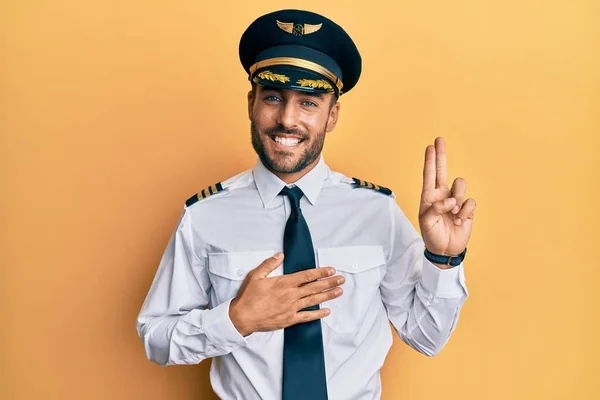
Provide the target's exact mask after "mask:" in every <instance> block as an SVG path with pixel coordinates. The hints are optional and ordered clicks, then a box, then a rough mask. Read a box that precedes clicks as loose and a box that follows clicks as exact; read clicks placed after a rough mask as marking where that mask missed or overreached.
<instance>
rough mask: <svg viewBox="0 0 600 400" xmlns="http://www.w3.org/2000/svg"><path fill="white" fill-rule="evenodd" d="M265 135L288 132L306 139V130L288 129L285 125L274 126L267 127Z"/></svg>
mask: <svg viewBox="0 0 600 400" xmlns="http://www.w3.org/2000/svg"><path fill="white" fill-rule="evenodd" d="M264 133H265V135H276V134H288V135H296V136H299V137H300V138H302V139H305V138H306V137H305V135H304V132H302V131H301V130H300V129H286V128H284V127H283V126H274V127H273V128H269V129H265V132H264Z"/></svg>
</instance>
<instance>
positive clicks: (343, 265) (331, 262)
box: [317, 246, 385, 274]
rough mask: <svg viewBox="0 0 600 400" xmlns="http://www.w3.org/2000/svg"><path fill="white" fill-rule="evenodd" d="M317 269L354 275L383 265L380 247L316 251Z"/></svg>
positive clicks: (337, 248)
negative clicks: (330, 268) (327, 268)
mask: <svg viewBox="0 0 600 400" xmlns="http://www.w3.org/2000/svg"><path fill="white" fill-rule="evenodd" d="M317 254H318V257H319V267H327V266H332V267H334V268H335V269H336V270H340V271H344V272H349V273H351V274H355V273H358V272H362V271H366V270H368V269H370V268H374V267H378V266H380V265H384V264H385V257H384V254H383V247H382V246H347V247H329V248H324V249H318V250H317Z"/></svg>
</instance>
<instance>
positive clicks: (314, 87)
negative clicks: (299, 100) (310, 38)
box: [252, 65, 337, 93]
mask: <svg viewBox="0 0 600 400" xmlns="http://www.w3.org/2000/svg"><path fill="white" fill-rule="evenodd" d="M252 81H253V82H255V83H260V84H261V85H265V86H272V87H276V88H279V89H288V90H300V91H304V92H312V93H337V88H336V87H335V85H334V84H333V83H332V82H331V81H330V80H329V79H327V78H325V77H324V76H323V75H320V74H318V73H316V72H313V71H310V70H307V69H304V68H301V67H295V66H290V65H286V66H278V65H273V66H270V67H266V68H263V69H260V70H258V71H256V73H254V75H253V77H252Z"/></svg>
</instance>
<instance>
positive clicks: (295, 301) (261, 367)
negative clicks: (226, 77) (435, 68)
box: [137, 10, 475, 400]
mask: <svg viewBox="0 0 600 400" xmlns="http://www.w3.org/2000/svg"><path fill="white" fill-rule="evenodd" d="M240 59H241V62H242V65H243V66H244V68H245V70H246V72H248V76H249V79H250V81H251V82H252V90H251V91H250V92H249V93H248V115H249V118H250V121H251V133H252V144H253V147H254V149H255V151H256V152H257V154H258V156H259V157H258V160H257V163H256V165H255V167H254V168H253V169H251V170H248V171H246V172H243V173H241V174H239V175H237V176H234V177H232V178H230V179H228V180H226V181H224V182H219V183H217V184H216V185H213V186H210V187H209V188H207V189H204V190H202V191H201V192H200V193H198V194H197V195H194V196H193V197H191V198H190V199H189V200H188V201H187V202H186V206H185V208H184V210H183V213H182V215H181V218H180V220H179V223H178V226H177V228H176V230H175V232H174V233H173V235H172V237H171V239H170V241H169V243H168V246H167V249H166V251H165V253H164V256H163V258H162V260H161V262H160V265H159V267H158V271H157V273H156V276H155V279H154V282H153V283H152V286H151V288H150V291H149V293H148V296H147V298H146V301H145V302H144V305H143V307H142V310H141V312H140V315H139V318H138V324H137V329H138V333H139V335H140V337H141V338H142V340H143V342H144V346H145V349H146V354H147V356H148V358H149V359H150V360H152V361H154V362H156V363H158V364H161V365H172V364H196V363H199V362H201V361H202V360H204V359H207V358H212V365H211V371H210V378H211V383H212V386H213V389H214V391H215V392H216V394H217V395H218V396H219V397H220V398H222V399H227V400H230V399H267V400H271V399H281V398H283V399H285V400H292V399H310V400H314V399H332V400H333V399H345V400H347V399H378V398H380V396H381V382H380V375H379V371H380V368H381V366H382V365H383V362H384V359H385V356H386V354H387V352H388V350H389V348H390V346H391V344H392V334H391V329H390V325H389V324H388V320H389V321H391V322H392V324H393V327H394V328H395V330H396V331H397V333H398V334H399V335H400V336H401V338H402V339H403V340H404V341H405V342H406V343H407V344H408V345H410V346H411V347H413V348H414V349H416V350H417V351H419V352H422V353H424V354H427V355H429V356H432V355H434V354H436V353H438V352H439V351H440V349H441V348H442V347H443V346H444V345H445V343H446V342H447V340H448V338H449V336H450V334H451V332H452V331H453V330H454V327H455V325H456V322H457V319H458V315H459V311H460V309H461V306H462V304H463V303H464V301H465V299H466V297H467V295H468V294H467V290H466V286H465V279H464V273H463V264H462V260H463V259H464V256H465V252H466V245H467V242H468V240H469V237H470V233H471V226H472V222H473V214H474V211H475V201H474V200H472V199H465V191H466V182H465V180H464V179H460V178H459V179H457V180H455V181H454V184H453V185H452V189H449V188H448V186H447V184H446V164H445V163H446V161H445V145H444V141H443V139H442V138H437V139H436V141H435V147H434V146H427V149H426V153H425V166H424V171H423V191H422V195H421V206H420V209H419V225H420V228H421V232H422V234H423V237H422V238H421V237H420V236H419V235H418V234H417V232H416V231H415V229H414V228H413V226H412V224H411V223H410V221H409V220H408V219H407V218H406V216H405V215H404V213H403V212H402V210H401V209H400V208H399V207H398V205H397V204H396V201H395V200H394V199H395V196H394V195H393V193H392V192H391V190H389V189H387V188H385V187H383V186H379V185H374V184H372V183H368V182H365V181H362V180H360V179H357V178H349V177H346V176H344V175H342V174H340V173H337V172H334V171H332V170H330V169H329V167H328V166H327V165H326V164H325V161H324V159H323V156H322V155H321V151H322V149H323V145H324V141H325V137H326V135H327V133H328V132H331V131H332V130H333V129H334V128H335V125H336V123H337V120H338V116H339V111H340V103H339V102H338V98H339V96H340V95H341V94H342V93H348V92H349V91H350V90H351V89H352V88H353V87H354V85H355V84H356V83H357V82H358V78H359V76H360V71H361V58H360V55H359V52H358V50H357V49H356V46H355V45H354V43H353V41H352V39H351V38H350V37H349V36H348V35H347V34H346V32H345V31H344V30H343V29H342V28H341V27H339V26H338V25H336V24H335V23H333V22H332V21H330V20H329V19H327V18H325V17H323V16H320V15H317V14H314V13H311V12H307V11H299V10H282V11H277V12H273V13H270V14H267V15H264V16H262V17H260V18H258V19H257V20H256V21H254V22H253V23H252V24H251V25H250V26H249V27H248V29H247V30H246V32H245V33H244V34H243V36H242V38H241V41H240Z"/></svg>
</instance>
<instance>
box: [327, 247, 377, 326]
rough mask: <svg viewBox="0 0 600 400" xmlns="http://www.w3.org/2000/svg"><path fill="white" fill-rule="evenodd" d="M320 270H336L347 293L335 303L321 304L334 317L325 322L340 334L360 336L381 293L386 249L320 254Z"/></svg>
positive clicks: (337, 250)
mask: <svg viewBox="0 0 600 400" xmlns="http://www.w3.org/2000/svg"><path fill="white" fill-rule="evenodd" d="M317 257H318V260H319V267H326V266H332V267H334V268H335V269H336V271H337V272H336V275H343V276H344V278H345V279H346V281H345V282H344V283H343V284H342V285H341V287H342V289H343V290H344V293H343V294H342V295H341V296H340V297H338V298H335V299H332V300H327V301H325V302H323V303H321V307H322V308H330V309H331V314H329V316H327V317H325V318H323V322H324V323H326V324H327V325H328V326H329V327H330V328H331V329H332V330H333V331H335V332H338V333H355V332H357V331H358V330H359V329H360V327H361V325H362V322H363V320H364V318H365V316H366V313H367V311H368V309H369V307H370V305H371V303H372V302H373V299H374V298H375V296H376V294H377V291H378V290H379V284H380V282H381V268H379V267H380V266H382V265H385V257H384V254H383V247H381V246H348V247H331V248H322V249H318V250H317Z"/></svg>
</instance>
